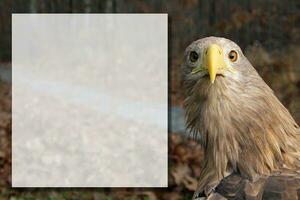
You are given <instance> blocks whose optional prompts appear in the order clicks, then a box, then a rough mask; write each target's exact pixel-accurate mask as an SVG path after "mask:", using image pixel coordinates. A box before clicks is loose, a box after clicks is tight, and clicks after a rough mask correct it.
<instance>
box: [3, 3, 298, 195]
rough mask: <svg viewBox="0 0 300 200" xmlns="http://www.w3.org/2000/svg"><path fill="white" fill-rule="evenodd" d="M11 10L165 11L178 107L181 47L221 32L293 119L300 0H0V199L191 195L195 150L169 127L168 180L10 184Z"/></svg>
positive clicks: (196, 164) (197, 154) (171, 92)
mask: <svg viewBox="0 0 300 200" xmlns="http://www.w3.org/2000/svg"><path fill="white" fill-rule="evenodd" d="M12 13H168V14H169V74H170V76H169V81H170V82H169V95H170V100H171V104H170V106H172V107H178V108H180V107H181V103H182V100H183V96H182V89H181V84H180V79H179V77H180V74H179V72H180V64H181V61H182V55H183V51H184V49H185V47H186V46H187V45H188V44H190V43H191V42H192V41H194V40H196V39H198V38H202V37H205V36H210V35H214V36H222V37H226V38H229V39H231V40H233V41H235V42H236V43H237V44H239V45H240V47H241V48H242V49H243V51H244V53H245V55H246V56H247V57H248V59H249V60H250V61H251V62H252V64H253V65H254V66H255V67H256V69H257V70H258V72H259V73H260V75H261V76H262V77H263V78H264V80H265V81H266V82H267V83H268V84H269V85H270V86H271V88H272V89H273V90H274V92H275V94H276V95H277V96H278V98H279V99H280V100H281V101H282V102H283V104H284V105H285V106H286V107H287V108H288V109H289V110H290V111H291V113H292V115H293V116H294V118H295V119H296V121H297V122H298V124H299V123H300V1H299V0H289V1H282V0H265V1H260V0H172V1H171V0H169V1H168V0H143V1H142V0H123V1H117V0H48V1H47V0H1V1H0V78H1V82H0V200H6V199H10V200H19V199H20V200H25V199H26V200H35V199H47V200H64V199H72V200H77V199H78V200H85V199H86V200H102V199H103V200H106V199H107V200H111V199H132V200H135V199H149V200H156V199H170V200H177V199H178V200H179V199H190V198H191V196H192V193H193V190H194V189H195V187H196V183H197V176H198V175H199V173H200V171H201V158H202V152H201V147H200V146H199V145H198V144H197V143H196V142H194V141H192V140H190V139H188V138H185V137H183V136H182V135H180V134H176V133H174V132H172V131H171V132H170V136H169V187H168V188H165V189H164V188H161V189H149V188H148V189H142V188H136V189H134V188H131V189H128V188H122V189H121V188H119V189H110V188H105V189H33V188H31V189H12V188H11V187H10V181H11V177H10V175H11V77H10V76H11V73H10V72H11V14H12ZM145 39H146V38H145ZM133 170H134V169H133ZM29 176H30V174H29Z"/></svg>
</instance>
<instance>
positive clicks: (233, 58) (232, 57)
mask: <svg viewBox="0 0 300 200" xmlns="http://www.w3.org/2000/svg"><path fill="white" fill-rule="evenodd" d="M228 58H229V60H230V61H231V62H235V61H236V60H237V59H238V53H237V52H236V51H235V50H231V51H230V52H229V54H228Z"/></svg>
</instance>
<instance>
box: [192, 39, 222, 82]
mask: <svg viewBox="0 0 300 200" xmlns="http://www.w3.org/2000/svg"><path fill="white" fill-rule="evenodd" d="M226 69H228V67H227V65H226V63H225V61H224V56H223V50H222V49H221V47H220V46H219V45H216V44H211V45H209V46H208V47H207V49H206V50H205V51H204V53H203V57H202V66H199V67H197V68H195V69H194V70H193V71H192V73H197V72H199V71H203V70H207V71H208V74H209V78H210V81H211V83H214V81H215V79H216V75H217V74H223V72H224V70H226Z"/></svg>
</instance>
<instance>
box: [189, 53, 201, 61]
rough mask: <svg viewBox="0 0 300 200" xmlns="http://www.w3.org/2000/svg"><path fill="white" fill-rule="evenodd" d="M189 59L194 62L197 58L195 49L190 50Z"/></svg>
mask: <svg viewBox="0 0 300 200" xmlns="http://www.w3.org/2000/svg"><path fill="white" fill-rule="evenodd" d="M189 58H190V61H191V62H196V61H197V60H198V58H199V55H198V53H197V52H196V51H191V52H190V55H189Z"/></svg>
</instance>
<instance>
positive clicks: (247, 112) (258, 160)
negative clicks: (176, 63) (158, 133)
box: [182, 37, 300, 199]
mask: <svg viewBox="0 0 300 200" xmlns="http://www.w3.org/2000/svg"><path fill="white" fill-rule="evenodd" d="M182 75H183V85H184V88H185V95H186V99H185V102H184V107H185V110H186V122H187V127H188V128H190V129H191V130H192V131H193V132H194V133H195V135H197V136H199V138H200V141H201V144H202V146H203V148H204V153H205V159H204V167H203V170H202V172H201V174H200V180H199V186H198V189H197V191H196V193H195V195H194V197H196V196H199V194H201V193H202V194H203V195H204V196H211V197H212V195H213V192H212V191H214V189H216V187H217V185H218V184H219V183H220V181H222V180H223V179H224V177H226V176H228V175H229V174H232V173H234V174H235V176H239V177H240V179H241V180H242V181H248V182H249V183H251V184H253V185H257V181H259V180H261V179H262V178H263V177H264V180H268V181H269V182H270V181H271V182H272V181H274V180H275V179H274V178H273V179H272V178H270V176H272V175H274V174H277V175H276V176H278V173H279V172H283V171H286V170H290V171H293V173H292V174H293V175H292V177H293V178H294V179H297V178H299V179H300V176H299V172H298V171H297V170H300V162H299V158H300V129H299V126H298V125H297V124H296V122H295V121H294V119H293V118H292V116H291V115H290V113H289V112H288V110H287V109H286V108H285V107H284V106H283V105H282V104H281V103H280V101H279V100H278V99H277V97H276V96H275V95H274V93H273V91H272V90H271V89H270V88H269V87H268V85H267V84H266V83H265V82H264V81H263V80H262V78H261V77H260V76H259V75H258V73H257V72H256V70H255V69H254V68H253V67H252V65H251V64H250V62H249V61H248V60H247V58H246V57H245V56H244V55H243V53H242V51H241V49H240V48H239V46H238V45H236V44H235V43H234V42H232V41H230V40H228V39H225V38H217V37H208V38H203V39H200V40H197V41H195V42H193V43H192V44H191V45H190V46H189V47H187V49H186V51H185V57H184V63H183V65H182ZM283 174H284V173H283ZM283 174H281V175H279V176H280V177H281V179H284V178H283V177H284V176H285V175H283ZM274 176H275V175H274ZM230 177H232V175H231V176H229V177H227V179H226V180H227V181H228V179H229V180H230ZM290 178H291V176H288V178H287V179H290ZM222 184H223V185H222ZM224 184H225V185H224ZM231 184H232V183H231ZM294 184H296V185H297V187H296V186H295V187H294V188H295V189H296V188H299V187H298V186H299V185H300V184H299V181H295V183H294ZM228 185H230V183H227V187H230V186H228ZM252 187H253V188H254V186H252ZM217 188H219V189H220V188H226V181H225V180H223V181H222V182H221V184H220V185H219V186H218V187H217ZM248 188H249V187H248ZM244 190H245V188H243V191H244ZM224 191H226V190H223V193H224V194H223V196H226V192H224ZM263 192H267V187H265V184H264V188H262V193H263ZM219 193H220V191H219ZM255 199H260V198H259V197H256V198H255Z"/></svg>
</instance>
